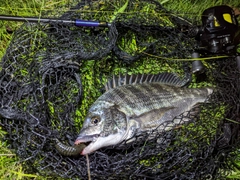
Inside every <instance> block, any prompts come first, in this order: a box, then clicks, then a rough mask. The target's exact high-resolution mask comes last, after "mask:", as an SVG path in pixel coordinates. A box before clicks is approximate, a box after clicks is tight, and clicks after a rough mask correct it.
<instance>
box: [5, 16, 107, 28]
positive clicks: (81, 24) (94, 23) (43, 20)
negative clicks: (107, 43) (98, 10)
mask: <svg viewBox="0 0 240 180" xmlns="http://www.w3.org/2000/svg"><path fill="white" fill-rule="evenodd" d="M0 20H5V21H20V22H31V23H57V24H67V25H75V26H77V27H110V26H111V23H108V22H103V21H102V22H101V21H89V20H81V19H76V20H65V19H52V18H37V17H20V16H5V15H0Z"/></svg>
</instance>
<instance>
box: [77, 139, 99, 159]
mask: <svg viewBox="0 0 240 180" xmlns="http://www.w3.org/2000/svg"><path fill="white" fill-rule="evenodd" d="M99 136H100V135H99V134H94V135H84V136H78V137H77V139H76V141H75V142H74V144H75V145H79V144H81V143H84V144H85V145H86V147H85V148H87V147H88V146H89V145H91V144H92V143H94V142H95V141H96V140H97V139H98V137H99ZM85 148H84V149H85ZM84 149H83V150H82V152H81V154H82V155H85V154H84V153H83V152H84Z"/></svg>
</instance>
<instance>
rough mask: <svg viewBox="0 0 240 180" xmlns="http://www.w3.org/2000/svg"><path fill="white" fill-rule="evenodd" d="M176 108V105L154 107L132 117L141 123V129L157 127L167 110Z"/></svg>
mask: <svg viewBox="0 0 240 180" xmlns="http://www.w3.org/2000/svg"><path fill="white" fill-rule="evenodd" d="M175 108H176V107H162V108H159V109H153V110H151V111H149V112H145V113H143V114H141V115H139V116H135V117H132V119H134V120H135V121H137V122H138V124H139V125H140V127H139V128H141V130H145V129H146V130H147V129H153V128H157V127H158V126H159V125H160V123H161V121H162V117H163V116H164V115H165V114H166V113H167V112H171V111H172V110H174V109H175ZM168 114H171V113H168ZM169 120H171V119H169Z"/></svg>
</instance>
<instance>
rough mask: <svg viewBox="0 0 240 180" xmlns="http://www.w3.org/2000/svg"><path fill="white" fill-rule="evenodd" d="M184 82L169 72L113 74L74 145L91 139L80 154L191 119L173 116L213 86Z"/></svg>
mask: <svg viewBox="0 0 240 180" xmlns="http://www.w3.org/2000/svg"><path fill="white" fill-rule="evenodd" d="M185 84H186V80H181V79H180V78H179V77H178V76H176V75H174V74H171V73H163V74H158V75H125V76H120V75H119V76H118V77H114V78H113V79H112V80H110V81H109V82H108V83H107V84H106V86H105V87H106V90H107V91H106V92H105V93H104V94H102V95H101V96H100V97H99V98H98V99H97V100H96V101H95V102H94V103H93V105H92V106H91V107H90V109H89V111H88V114H87V117H86V119H85V121H84V123H83V127H82V129H81V131H80V133H79V135H78V137H77V139H76V141H75V144H76V145H78V144H81V143H85V142H89V141H90V143H89V145H88V146H87V147H85V148H84V149H83V151H82V152H81V154H83V155H85V154H89V153H92V152H93V151H95V150H97V149H99V148H102V147H105V146H110V145H116V144H118V143H120V142H122V141H124V140H127V142H130V141H131V140H130V139H131V138H132V137H133V136H134V135H137V134H138V135H139V134H141V133H143V132H146V131H150V132H152V130H153V129H157V131H158V132H162V131H166V130H169V129H171V128H173V127H174V126H176V125H179V124H180V123H184V122H187V121H190V120H191V118H185V119H181V120H178V119H175V117H178V116H179V115H180V114H182V113H184V112H187V111H189V110H190V109H192V108H193V107H194V106H195V105H196V104H198V103H203V102H205V101H206V100H207V98H208V96H209V95H211V94H212V92H213V89H212V88H196V89H192V88H182V86H184V85H185ZM196 113H198V112H196ZM149 138H152V136H151V137H149Z"/></svg>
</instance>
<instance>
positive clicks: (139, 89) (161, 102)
mask: <svg viewBox="0 0 240 180" xmlns="http://www.w3.org/2000/svg"><path fill="white" fill-rule="evenodd" d="M201 92H202V91H201ZM206 94H207V91H206ZM199 95H201V93H200V92H199V91H198V90H197V89H187V88H177V87H175V88H174V87H172V86H168V85H163V84H161V83H155V82H154V83H143V84H137V85H127V86H120V87H117V88H114V89H111V90H110V91H108V92H106V93H105V94H104V95H103V96H101V97H100V98H99V99H98V101H102V102H110V103H115V104H117V105H118V106H120V108H122V110H123V111H124V112H125V113H127V115H128V116H132V115H139V114H141V113H145V112H148V111H151V110H153V109H158V108H161V107H171V106H173V107H175V106H176V103H178V102H179V101H180V100H183V99H184V98H187V99H189V98H197V97H198V96H199Z"/></svg>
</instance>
